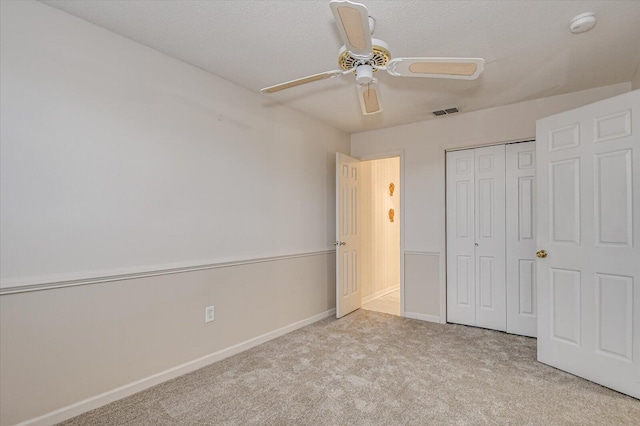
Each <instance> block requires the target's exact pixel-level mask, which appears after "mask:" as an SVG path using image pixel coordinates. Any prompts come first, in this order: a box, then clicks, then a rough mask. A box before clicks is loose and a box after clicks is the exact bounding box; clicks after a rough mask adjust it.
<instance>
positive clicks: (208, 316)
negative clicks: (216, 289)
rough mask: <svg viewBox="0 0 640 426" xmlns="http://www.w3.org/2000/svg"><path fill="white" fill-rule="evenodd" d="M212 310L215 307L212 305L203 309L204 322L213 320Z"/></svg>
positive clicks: (213, 312)
mask: <svg viewBox="0 0 640 426" xmlns="http://www.w3.org/2000/svg"><path fill="white" fill-rule="evenodd" d="M214 308H215V306H213V305H211V306H207V307H206V308H204V322H211V321H213V320H214V319H215V315H214V314H215V311H214Z"/></svg>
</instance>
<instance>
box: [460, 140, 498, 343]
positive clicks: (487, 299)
mask: <svg viewBox="0 0 640 426" xmlns="http://www.w3.org/2000/svg"><path fill="white" fill-rule="evenodd" d="M504 152H505V151H504V145H499V146H491V147H486V148H476V149H469V150H462V151H454V152H447V320H448V321H450V322H455V323H459V324H467V325H476V326H479V327H486V328H492V329H496V330H503V331H504V330H505V329H506V314H505V309H506V293H505V247H504V245H505V229H504V228H505V227H504V215H505V211H504V208H505V204H504V203H505V198H504V197H505V195H504V179H505V177H504V173H505V168H504V167H505V166H504V161H505V160H504Z"/></svg>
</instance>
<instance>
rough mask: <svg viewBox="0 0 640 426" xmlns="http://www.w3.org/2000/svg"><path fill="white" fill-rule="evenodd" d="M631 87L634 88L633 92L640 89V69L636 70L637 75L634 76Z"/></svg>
mask: <svg viewBox="0 0 640 426" xmlns="http://www.w3.org/2000/svg"><path fill="white" fill-rule="evenodd" d="M631 87H632V88H633V90H638V89H640V67H638V69H637V70H636V74H635V75H634V76H633V80H632V81H631Z"/></svg>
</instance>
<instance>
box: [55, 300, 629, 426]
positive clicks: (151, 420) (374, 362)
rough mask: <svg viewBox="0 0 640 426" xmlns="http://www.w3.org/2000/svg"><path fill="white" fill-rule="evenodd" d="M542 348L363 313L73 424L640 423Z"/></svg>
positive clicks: (620, 400)
mask: <svg viewBox="0 0 640 426" xmlns="http://www.w3.org/2000/svg"><path fill="white" fill-rule="evenodd" d="M535 344H536V343H535V340H534V339H530V338H526V337H519V336H512V335H508V334H504V333H500V332H495V331H489V330H483V329H478V328H473V327H465V326H456V325H440V324H432V323H427V322H422V321H416V320H410V319H404V318H400V317H396V316H392V315H387V314H382V313H378V312H371V311H364V310H360V311H357V312H355V313H353V314H351V315H348V316H347V317H345V318H343V319H340V320H335V319H327V320H324V321H321V322H318V323H316V324H313V325H310V326H308V327H305V328H303V329H301V330H298V331H296V332H293V333H290V334H288V335H286V336H283V337H281V338H279V339H276V340H273V341H271V342H268V343H266V344H264V345H261V346H258V347H256V348H254V349H251V350H249V351H246V352H243V353H241V354H239V355H237V356H234V357H232V358H228V359H226V360H224V361H221V362H218V363H216V364H213V365H211V366H208V367H205V368H203V369H201V370H198V371H196V372H194V373H191V374H188V375H185V376H182V377H179V378H177V379H174V380H172V381H169V382H166V383H163V384H161V385H158V386H156V387H154V388H151V389H148V390H146V391H144V392H141V393H138V394H136V395H133V396H131V397H129V398H125V399H122V400H120V401H117V402H114V403H112V404H109V405H107V406H105V407H102V408H99V409H97V410H94V411H91V412H89V413H87V414H84V415H82V416H79V417H76V418H74V419H71V420H70V421H67V422H65V423H64V424H65V425H245V424H260V425H405V424H406V425H485V424H492V425H639V424H640V401H638V400H636V399H633V398H631V397H628V396H625V395H622V394H619V393H616V392H614V391H611V390H609V389H606V388H604V387H601V386H598V385H596V384H593V383H591V382H588V381H586V380H583V379H580V378H577V377H575V376H572V375H570V374H567V373H564V372H562V371H559V370H556V369H553V368H551V367H548V366H545V365H543V364H540V363H538V362H536V360H535V353H536V351H535Z"/></svg>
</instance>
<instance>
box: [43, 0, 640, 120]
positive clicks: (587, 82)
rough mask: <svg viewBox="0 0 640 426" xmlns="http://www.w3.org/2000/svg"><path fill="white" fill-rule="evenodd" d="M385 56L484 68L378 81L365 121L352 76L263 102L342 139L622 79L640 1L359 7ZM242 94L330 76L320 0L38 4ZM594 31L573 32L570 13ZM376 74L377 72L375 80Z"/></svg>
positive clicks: (329, 21) (635, 45) (328, 26)
mask: <svg viewBox="0 0 640 426" xmlns="http://www.w3.org/2000/svg"><path fill="white" fill-rule="evenodd" d="M361 1H362V3H364V4H365V5H366V6H367V8H368V9H369V14H370V15H371V16H373V17H374V18H375V19H376V30H375V33H374V37H376V38H379V39H382V40H384V41H386V42H387V43H388V44H389V46H390V50H391V54H392V56H393V57H403V56H469V57H482V58H484V59H485V60H486V64H485V70H484V73H483V74H482V75H481V76H480V78H479V79H478V80H475V81H465V80H443V79H426V78H398V77H392V76H390V75H388V74H386V73H384V75H379V76H378V77H379V85H380V94H381V100H382V104H383V107H384V112H382V113H381V114H377V115H373V116H367V117H363V116H362V115H361V113H360V107H359V103H358V97H357V94H356V90H355V82H354V76H353V75H349V76H343V77H341V78H339V79H331V80H324V81H319V82H316V83H311V84H308V85H305V86H300V87H297V88H292V89H289V90H286V91H283V92H280V93H276V94H272V95H262V96H263V98H264V103H265V105H268V104H269V103H272V102H278V103H283V104H286V105H288V106H290V107H292V108H294V109H297V110H299V111H302V112H305V113H307V114H309V115H311V116H314V117H316V118H318V119H320V120H322V121H324V122H326V123H329V124H331V125H333V126H335V127H337V128H340V129H342V130H345V131H347V132H357V131H362V130H370V129H376V128H381V127H389V126H393V125H397V124H403V123H410V122H415V121H422V120H425V119H431V118H432V117H433V116H432V115H431V111H433V110H438V109H442V108H447V107H451V106H457V107H459V108H460V110H461V111H463V112H464V111H473V110H478V109H483V108H489V107H494V106H498V105H505V104H510V103H514V102H519V101H524V100H529V99H535V98H540V97H545V96H552V95H556V94H560V93H567V92H573V91H577V90H583V89H588V88H592V87H598V86H604V85H608V84H614V83H620V82H625V81H630V80H631V79H632V78H633V76H634V74H635V73H636V72H640V71H638V68H639V64H640V1H638V0H631V1H531V0H529V1H503V0H499V1H408V0H406V1H403V0H393V1H380V0H361ZM42 2H43V3H46V4H48V5H51V6H53V7H56V8H58V9H61V10H64V11H66V12H68V13H71V14H73V15H75V16H78V17H80V18H82V19H85V20H87V21H89V22H93V23H95V24H97V25H99V26H101V27H104V28H107V29H109V30H111V31H113V32H115V33H118V34H121V35H123V36H125V37H128V38H130V39H132V40H135V41H138V42H140V43H142V44H145V45H147V46H150V47H152V48H154V49H157V50H159V51H161V52H164V53H166V54H167V55H170V56H172V57H175V58H178V59H181V60H183V61H185V62H188V63H190V64H193V65H195V66H197V67H199V68H202V69H204V70H207V71H209V72H211V73H213V74H215V75H217V76H219V77H222V78H224V79H226V80H229V81H232V82H234V83H236V84H238V85H240V86H243V87H245V88H247V89H249V90H252V91H255V92H258V91H259V89H260V88H262V87H266V86H270V85H273V84H276V83H281V82H284V81H287V80H292V79H295V78H299V77H304V76H307V75H310V74H315V73H319V72H323V71H328V70H334V69H337V68H338V66H337V55H338V49H339V48H340V46H341V44H342V43H341V42H340V37H339V34H338V30H337V28H336V26H335V24H334V22H333V17H332V15H331V10H330V9H329V2H328V0H305V1H301V0H296V1H285V0H260V1H240V0H238V1H193V0H173V1H138V0H128V1H105V0H100V1H93V0H83V1H73V0H71V1H70V0H42ZM582 12H595V13H596V16H597V18H598V23H597V25H596V27H595V28H594V29H593V30H591V31H590V32H587V33H583V34H577V35H574V34H571V33H570V32H569V29H568V24H569V21H570V20H571V18H572V17H573V16H575V15H577V14H578V13H582ZM379 74H383V73H379Z"/></svg>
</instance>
